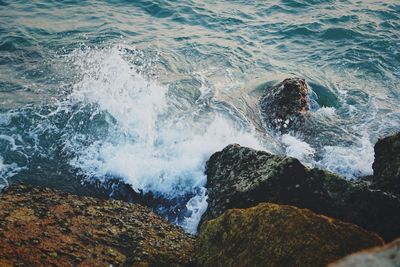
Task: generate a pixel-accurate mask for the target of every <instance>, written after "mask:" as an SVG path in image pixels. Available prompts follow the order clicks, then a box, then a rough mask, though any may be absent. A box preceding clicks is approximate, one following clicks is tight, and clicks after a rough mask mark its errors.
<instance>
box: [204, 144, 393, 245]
mask: <svg viewBox="0 0 400 267" xmlns="http://www.w3.org/2000/svg"><path fill="white" fill-rule="evenodd" d="M206 174H207V190H208V208H207V211H206V212H205V214H204V215H203V217H202V221H201V222H204V221H207V220H210V219H213V218H216V217H217V216H219V215H221V214H222V213H223V212H224V211H225V210H227V209H230V208H247V207H251V206H255V205H257V204H258V203H260V202H273V203H278V204H287V205H293V206H297V207H301V208H308V209H310V210H312V211H314V212H316V213H321V214H324V215H327V216H330V217H334V218H338V219H340V220H343V221H347V222H351V223H354V224H357V225H359V226H361V227H364V228H365V229H367V230H369V231H374V232H377V233H378V234H380V235H381V236H382V237H383V238H384V239H385V240H393V239H394V238H396V237H399V236H400V224H399V222H400V200H399V199H398V198H397V197H395V196H393V195H390V194H385V193H384V192H382V191H380V190H370V189H369V188H368V187H367V185H366V184H364V183H353V182H350V181H347V180H345V179H344V178H341V177H339V176H337V175H334V174H332V173H330V172H326V171H322V170H319V169H308V168H306V167H305V166H303V165H302V164H301V163H300V162H299V161H298V160H297V159H295V158H291V157H285V156H276V155H272V154H269V153H267V152H264V151H257V150H254V149H251V148H247V147H242V146H240V145H229V146H227V147H225V148H224V149H223V150H222V151H220V152H217V153H214V154H213V155H212V156H211V157H210V159H209V161H208V162H207V166H206Z"/></svg>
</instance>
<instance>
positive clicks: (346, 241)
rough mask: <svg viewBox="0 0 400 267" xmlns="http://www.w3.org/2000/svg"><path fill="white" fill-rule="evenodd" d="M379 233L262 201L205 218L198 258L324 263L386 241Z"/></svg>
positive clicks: (205, 262)
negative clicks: (208, 218) (245, 207)
mask: <svg viewBox="0 0 400 267" xmlns="http://www.w3.org/2000/svg"><path fill="white" fill-rule="evenodd" d="M382 244H383V241H382V239H381V238H380V237H379V236H378V235H376V234H375V233H371V232H367V231H366V230H364V229H362V228H360V227H358V226H356V225H353V224H350V223H345V222H341V221H339V220H335V219H332V218H329V217H325V216H322V215H317V214H315V213H313V212H311V211H310V210H307V209H299V208H296V207H293V206H286V205H277V204H271V203H262V204H259V205H257V206H256V207H252V208H247V209H230V210H227V211H226V212H224V213H223V214H222V215H221V216H219V217H218V218H216V219H213V220H210V221H207V222H205V223H204V224H203V225H202V227H201V231H200V235H199V240H198V247H197V250H196V259H197V261H198V262H199V264H200V265H201V266H213V267H214V266H236V267H240V266H246V267H247V266H325V265H326V264H327V263H329V262H331V261H334V260H337V259H339V258H341V257H343V256H345V255H347V254H349V253H352V252H355V251H358V250H361V249H365V248H369V247H373V246H377V245H382Z"/></svg>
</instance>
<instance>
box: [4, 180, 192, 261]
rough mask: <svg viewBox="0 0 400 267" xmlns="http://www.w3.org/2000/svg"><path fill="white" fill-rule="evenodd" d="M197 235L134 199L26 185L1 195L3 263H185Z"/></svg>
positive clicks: (10, 188) (189, 259)
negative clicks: (187, 232)
mask: <svg viewBox="0 0 400 267" xmlns="http://www.w3.org/2000/svg"><path fill="white" fill-rule="evenodd" d="M193 253H194V237H192V236H190V235H187V234H185V233H184V232H183V231H182V230H181V229H180V228H179V227H177V226H174V225H172V224H170V223H168V222H166V221H165V220H163V219H162V218H161V217H159V216H158V215H156V214H154V213H153V212H151V211H150V210H149V209H148V208H145V207H143V206H140V205H136V204H128V203H125V202H122V201H115V200H101V199H95V198H90V197H78V196H75V195H71V194H68V193H62V192H59V191H55V190H51V189H47V188H34V187H29V186H24V185H14V186H11V187H9V188H8V189H7V190H6V191H5V192H4V193H2V194H1V195H0V265H1V266H4V265H6V266H8V265H13V266H14V265H24V266H25V265H26V266H43V265H55V266H60V265H62V266H76V265H81V266H109V265H110V266H111V265H114V266H121V265H124V266H186V265H188V264H190V263H191V258H192V255H193Z"/></svg>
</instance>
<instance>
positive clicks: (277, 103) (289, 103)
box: [260, 78, 310, 132]
mask: <svg viewBox="0 0 400 267" xmlns="http://www.w3.org/2000/svg"><path fill="white" fill-rule="evenodd" d="M308 94H309V88H308V86H307V84H306V82H305V80H304V79H301V78H288V79H285V80H284V81H282V82H281V83H279V84H277V85H275V86H273V87H271V88H268V89H267V90H266V91H265V93H264V95H263V96H262V98H261V100H260V107H261V113H262V116H263V118H264V121H265V122H266V124H267V125H268V126H269V127H271V128H273V129H276V130H278V131H281V132H286V131H287V130H288V129H289V128H292V127H293V126H299V125H301V124H302V123H303V122H304V116H305V114H306V113H307V112H308V111H309V105H310V102H309V101H310V100H309V97H308Z"/></svg>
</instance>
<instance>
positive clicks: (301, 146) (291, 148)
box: [281, 134, 315, 166]
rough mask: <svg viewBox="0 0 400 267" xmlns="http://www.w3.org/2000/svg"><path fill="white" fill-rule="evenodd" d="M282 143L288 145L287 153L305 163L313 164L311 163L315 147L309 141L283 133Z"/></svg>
mask: <svg viewBox="0 0 400 267" xmlns="http://www.w3.org/2000/svg"><path fill="white" fill-rule="evenodd" d="M281 141H282V143H283V144H284V145H285V146H286V154H287V155H288V156H291V157H295V158H297V159H299V160H300V161H302V162H303V163H304V164H306V165H308V166H311V164H310V163H309V162H310V161H312V158H313V156H314V154H315V149H314V148H312V147H311V146H310V145H309V144H308V143H306V142H304V141H301V140H300V139H298V138H296V137H294V136H291V135H289V134H284V135H282V138H281Z"/></svg>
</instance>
